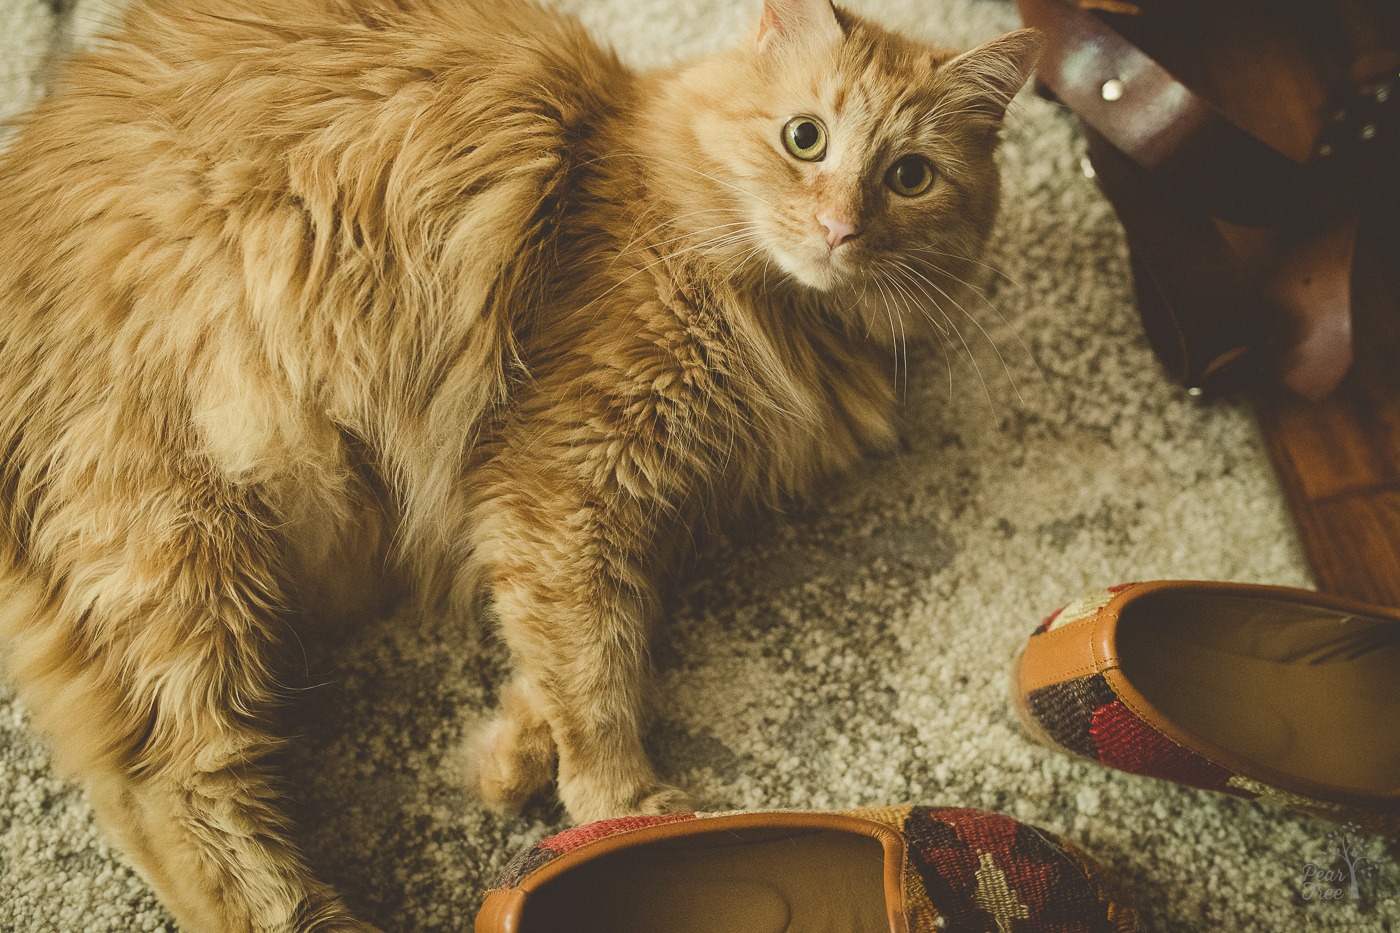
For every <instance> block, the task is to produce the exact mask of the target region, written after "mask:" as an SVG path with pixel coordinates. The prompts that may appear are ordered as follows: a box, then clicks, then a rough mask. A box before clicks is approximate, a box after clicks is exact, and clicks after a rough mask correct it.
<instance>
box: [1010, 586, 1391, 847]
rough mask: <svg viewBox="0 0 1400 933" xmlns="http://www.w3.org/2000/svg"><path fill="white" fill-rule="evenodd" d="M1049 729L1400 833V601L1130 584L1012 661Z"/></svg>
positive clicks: (1035, 713) (1087, 749)
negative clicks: (1396, 606) (1385, 603)
mask: <svg viewBox="0 0 1400 933" xmlns="http://www.w3.org/2000/svg"><path fill="white" fill-rule="evenodd" d="M1015 695H1016V699H1017V708H1018V711H1019V712H1020V714H1021V718H1022V721H1023V722H1024V723H1025V725H1026V727H1027V729H1028V730H1029V731H1030V732H1031V733H1032V734H1033V735H1034V736H1035V737H1036V738H1038V739H1039V740H1041V741H1043V742H1044V743H1045V744H1047V745H1051V746H1054V747H1057V748H1060V749H1063V750H1066V751H1069V752H1072V753H1074V754H1076V755H1080V756H1083V757H1085V758H1090V759H1092V760H1094V761H1097V762H1100V763H1101V764H1106V765H1108V766H1109V767H1113V768H1118V769H1120V770H1122V771H1128V772H1131V773H1133V774H1145V775H1149V776H1152V777H1157V778H1162V779H1163V780H1168V781H1175V782H1177V783H1179V784H1187V785H1190V786H1192V787H1201V788H1206V789H1208V790H1218V791H1224V792H1225V793H1229V794H1235V795H1236V796H1241V797H1250V798H1257V797H1264V798H1271V799H1273V800H1275V801H1277V802H1279V803H1282V804H1284V805H1285V806H1288V807H1290V808H1293V809H1299V810H1303V811H1306V812H1310V813H1314V814H1316V815H1318V816H1323V817H1326V818H1328V819H1332V820H1337V821H1339V822H1356V823H1358V824H1360V825H1362V826H1364V827H1366V828H1368V829H1370V830H1372V831H1374V832H1382V833H1386V834H1390V835H1394V834H1396V833H1397V832H1400V613H1397V612H1395V611H1394V610H1390V609H1384V608H1380V607H1377V606H1368V605H1366V604H1363V603H1357V602H1353V601H1351V600H1346V599H1338V598H1334V597H1330V596H1323V595H1321V594H1318V593H1313V592H1309V591H1306V590H1295V589H1288V588H1285V587H1272V586H1249V585H1245V584H1235V583H1193V582H1182V581H1158V582H1154V583H1131V584H1124V585H1122V586H1116V587H1112V588H1111V589H1109V590H1107V591H1104V592H1102V593H1099V594H1097V595H1095V596H1091V597H1088V598H1086V599H1082V600H1079V601H1078V602H1075V603H1071V604H1070V605H1068V606H1066V607H1065V608H1064V609H1061V610H1060V611H1058V612H1055V613H1052V614H1051V615H1050V616H1048V617H1047V618H1046V619H1045V620H1044V621H1043V622H1041V624H1040V626H1039V627H1038V628H1037V629H1036V631H1035V633H1034V634H1033V635H1032V636H1031V639H1030V641H1029V642H1028V643H1027V644H1026V647H1025V650H1024V651H1023V652H1022V654H1021V658H1020V660H1019V661H1018V662H1017V664H1016V669H1015Z"/></svg>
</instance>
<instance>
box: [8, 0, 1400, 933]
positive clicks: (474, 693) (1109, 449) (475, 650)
mask: <svg viewBox="0 0 1400 933" xmlns="http://www.w3.org/2000/svg"><path fill="white" fill-rule="evenodd" d="M191 2H197V0H191ZM566 5H567V6H568V7H569V8H571V9H573V10H575V11H576V12H578V13H579V15H580V16H581V17H582V18H583V19H584V20H585V22H586V23H587V24H588V25H589V26H590V27H593V28H594V30H595V32H596V34H598V35H600V36H601V37H602V38H604V39H606V40H608V41H610V42H612V43H613V44H614V45H615V46H616V47H617V48H618V49H619V51H620V52H621V53H622V54H623V55H624V57H625V58H627V59H628V60H630V61H632V62H635V63H637V64H642V65H651V64H661V63H664V62H667V61H669V60H672V59H673V58H675V57H678V56H682V55H686V54H691V53H694V52H697V51H701V50H705V49H709V48H712V47H715V46H718V45H721V44H724V43H727V42H730V41H732V40H734V39H736V38H737V37H738V36H739V35H741V34H742V32H743V31H744V30H745V29H746V28H747V27H748V25H749V23H750V21H751V20H752V19H753V18H754V17H755V16H756V15H757V9H758V3H757V0H648V2H643V0H566ZM851 5H852V6H853V7H854V8H856V9H858V10H860V11H862V12H865V13H867V14H869V15H872V16H874V17H876V18H878V19H880V20H882V21H884V22H886V23H888V24H891V25H895V26H898V27H901V28H903V29H906V30H908V31H909V32H910V33H912V34H915V35H918V36H921V37H924V38H929V39H935V40H937V41H940V42H943V43H945V44H949V45H954V46H960V45H966V44H970V43H973V42H976V41H979V40H981V39H985V38H989V37H991V36H992V35H994V34H996V33H998V32H1000V31H1005V30H1008V29H1011V28H1014V27H1015V25H1016V18H1015V13H1014V11H1013V9H1012V7H1011V5H1010V4H1009V3H1007V2H1003V0H859V2H852V4H851ZM276 7H277V3H276V2H275V0H268V8H269V10H275V9H276ZM117 10H119V5H116V4H113V3H110V2H103V3H96V2H90V0H77V2H76V3H74V2H72V0H0V116H4V115H11V114H14V113H17V112H20V111H22V110H23V108H24V107H26V106H28V105H29V104H31V103H32V102H33V101H34V100H35V99H36V98H37V97H38V96H39V95H41V94H42V93H43V91H44V88H45V86H46V82H47V80H48V78H47V76H48V75H49V74H50V73H51V68H52V66H53V65H54V63H55V62H56V61H59V60H61V58H62V56H63V55H64V54H66V52H67V50H69V49H71V48H74V47H80V46H81V45H83V44H84V43H86V42H90V41H91V37H92V35H93V34H94V31H95V30H96V28H97V26H98V24H99V23H100V22H102V21H103V20H104V19H106V18H110V17H111V16H113V15H115V12H116V11H117ZM1082 155H1083V147H1082V143H1081V140H1080V138H1079V136H1078V134H1077V131H1076V130H1075V128H1074V125H1073V121H1072V119H1071V118H1070V117H1069V116H1068V115H1067V114H1065V113H1063V112H1061V111H1060V110H1058V109H1057V108H1055V107H1053V106H1051V105H1049V104H1046V103H1044V102H1041V101H1039V100H1034V99H1025V98H1023V99H1022V101H1021V102H1020V103H1019V104H1018V105H1017V107H1016V109H1015V111H1014V113H1013V115H1012V119H1011V122H1010V126H1009V128H1008V131H1007V134H1006V146H1005V149H1004V152H1003V164H1004V166H1005V174H1006V188H1007V198H1006V207H1005V209H1004V212H1003V217H1002V222H1001V225H1000V227H999V230H998V233H997V235H996V237H995V239H994V242H993V244H992V247H991V254H990V256H989V259H988V261H989V263H990V264H991V265H992V266H995V267H996V268H997V269H998V270H1000V274H997V275H993V276H992V277H991V278H990V279H989V280H988V283H987V285H986V291H987V300H986V301H976V302H973V303H971V304H969V306H968V308H967V311H968V312H969V315H970V317H965V318H962V319H961V321H960V326H961V330H962V337H963V339H964V340H965V341H966V347H964V345H963V342H962V341H959V340H956V339H954V340H953V341H951V342H950V346H949V347H948V348H947V353H946V354H945V353H943V352H940V351H939V350H937V349H934V350H930V351H925V352H921V353H917V354H913V355H911V357H910V359H909V360H908V365H907V367H906V366H905V365H904V363H903V361H901V362H900V379H901V384H902V385H903V386H904V388H903V389H902V393H903V400H904V401H903V405H904V411H905V414H906V416H907V425H906V428H905V438H906V444H905V447H904V449H903V451H902V452H901V453H900V454H899V455H897V456H895V457H892V458H889V459H886V460H883V461H880V462H875V463H871V464H869V465H868V466H866V467H865V468H864V469H862V470H861V471H859V474H858V475H856V476H854V477H851V478H848V479H845V480H842V481H839V482H835V483H833V484H831V485H830V486H829V487H828V488H827V489H826V490H825V491H824V494H823V496H822V497H821V498H820V499H819V501H817V502H816V503H815V504H813V505H812V506H811V507H810V508H808V509H806V510H804V511H801V512H798V513H795V514H790V515H783V516H777V517H774V518H772V519H771V520H769V521H767V522H765V524H764V526H763V527H762V528H760V529H759V530H757V531H756V532H755V533H754V534H752V535H751V536H747V537H744V538H742V539H731V540H722V541H718V542H715V543H713V544H712V545H711V546H709V547H708V548H707V549H706V551H705V553H704V555H703V557H702V559H701V560H700V561H699V563H698V566H697V567H696V568H695V569H694V570H692V571H691V572H690V573H689V575H688V577H687V579H686V580H685V581H684V583H683V584H682V585H681V587H680V588H679V590H678V592H677V594H676V596H675V598H674V600H673V603H672V607H671V612H670V619H669V621H668V622H667V623H666V625H665V626H664V628H663V629H662V631H661V633H660V636H659V641H658V644H657V648H656V662H657V667H658V672H659V689H658V691H657V694H656V696H657V699H656V711H657V721H656V724H655V727H654V728H653V730H652V732H651V738H650V742H651V747H652V749H653V752H654V755H655V758H656V761H657V763H658V766H659V768H660V770H661V772H662V773H663V774H664V775H665V776H666V777H667V778H669V779H671V780H673V781H675V782H677V783H679V784H681V785H683V786H684V787H686V788H689V789H690V790H691V791H693V792H694V793H695V794H696V796H697V798H698V799H699V800H700V801H701V802H702V803H703V804H704V805H706V806H707V808H710V809H721V808H755V807H765V808H773V807H777V808H840V807H849V806H855V805H864V804H879V803H897V802H915V803H928V804H949V805H963V806H974V807H984V808H990V809H996V810H1000V811H1003V812H1006V813H1008V814H1011V815H1013V816H1016V817H1018V818H1020V819H1023V820H1029V821H1032V822H1035V823H1038V824H1040V825H1042V826H1045V827H1047V828H1049V829H1053V830H1055V831H1058V832H1061V833H1064V834H1065V835H1067V836H1068V837H1069V838H1071V839H1072V840H1073V841H1075V842H1077V843H1079V844H1080V845H1082V846H1083V847H1084V848H1086V849H1087V850H1089V851H1090V852H1092V853H1094V854H1096V855H1097V856H1098V857H1099V858H1100V859H1102V860H1103V861H1104V862H1105V863H1107V864H1108V865H1110V866H1112V868H1113V869H1114V870H1115V871H1116V872H1117V874H1118V876H1119V878H1120V881H1121V885H1122V888H1123V890H1124V893H1125V894H1126V899H1127V900H1129V901H1130V902H1132V903H1134V904H1136V905H1137V906H1138V907H1139V909H1140V910H1141V912H1142V913H1143V915H1144V918H1145V919H1146V920H1147V921H1148V924H1149V926H1150V928H1152V929H1159V930H1226V931H1235V930H1300V929H1310V930H1311V929H1316V930H1390V929H1392V926H1395V925H1397V922H1400V866H1397V862H1400V855H1397V854H1395V853H1392V854H1390V855H1383V856H1382V857H1381V860H1380V862H1379V870H1378V872H1377V874H1376V875H1375V877H1373V878H1368V879H1366V883H1365V885H1364V886H1363V887H1364V890H1363V897H1362V898H1361V899H1360V900H1359V901H1355V902H1353V901H1349V900H1348V901H1342V902H1328V903H1319V902H1317V901H1315V900H1311V899H1305V898H1304V897H1303V894H1302V878H1303V867H1304V865H1305V864H1306V863H1308V862H1319V863H1321V862H1328V861H1329V857H1328V854H1327V852H1326V850H1325V844H1326V843H1327V842H1328V836H1327V834H1328V832H1329V831H1330V830H1331V827H1330V826H1328V825H1327V824H1324V823H1319V822H1316V821H1313V820H1311V819H1306V818H1303V817H1297V816H1291V815H1287V814H1283V813H1281V812H1278V811H1272V810H1268V809H1265V808H1263V807H1261V806H1257V805H1253V804H1249V803H1246V802H1241V801H1236V800H1232V799H1225V798H1222V797H1219V796H1215V795H1210V794H1206V793H1203V792H1196V791H1192V790H1187V789H1183V788H1179V787H1175V786H1171V785H1167V784H1163V783H1160V782H1154V781H1151V780H1148V779H1144V778H1136V777H1131V776H1127V775H1123V774H1119V773H1116V772H1112V771H1109V770H1106V769H1104V768H1101V767H1098V766H1095V765H1092V764H1088V763H1083V762H1078V761H1073V760H1070V759H1069V758H1066V757H1064V756H1061V755H1059V754H1056V753H1054V752H1051V751H1048V750H1045V749H1042V748H1040V747H1038V746H1035V745H1032V744H1031V743H1030V742H1028V741H1027V740H1026V739H1025V738H1024V737H1023V736H1022V735H1021V734H1020V733H1019V732H1018V730H1017V727H1016V724H1015V721H1014V718H1013V715H1012V713H1011V712H1010V710H1009V708H1008V705H1007V672H1008V667H1009V665H1010V662H1011V659H1012V658H1013V656H1014V655H1015V653H1016V651H1017V650H1018V648H1019V647H1020V645H1021V643H1022V642H1023V640H1024V639H1025V637H1026V636H1027V635H1028V634H1029V632H1030V630H1031V629H1032V627H1033V626H1034V625H1035V623H1036V621H1037V620H1039V619H1040V617H1041V616H1042V615H1044V614H1045V613H1046V612H1048V611H1049V610H1051V609H1054V608H1055V607H1057V606H1059V605H1060V604H1062V603H1064V602H1066V601H1068V599H1070V598H1072V597H1074V596H1075V595H1077V594H1079V593H1080V592H1081V591H1083V590H1086V589H1090V588H1094V587H1097V586H1100V585H1102V584H1107V583H1114V582H1121V581H1125V580H1143V579H1153V578H1159V577H1188V578H1193V577H1194V578H1203V579H1234V580H1246V581H1257V582H1273V583H1283V584H1292V585H1307V584H1308V577H1307V572H1306V569H1305V564H1304V562H1303V558H1302V556H1301V553H1300V551H1299V549H1298V546H1297V542H1296V538H1295V535H1294V532H1293V530H1292V527H1291V525H1290V522H1289V518H1288V515H1287V513H1286V511H1285V508H1284V505H1283V501H1282V498H1281V495H1280V493H1279V490H1278V488H1277V485H1276V483H1275V480H1274V477H1273V475H1272V473H1271V471H1270V468H1269V464H1268V462H1267V459H1266V457H1265V454H1264V451H1263V446H1262V444H1261V441H1260V438H1259V435H1258V432H1257V430H1256V428H1255V426H1254V423H1253V421H1252V419H1251V417H1250V414H1249V412H1248V410H1247V409H1246V408H1245V407H1244V406H1242V405H1239V404H1236V403H1230V402H1225V403H1213V404H1209V405H1201V404H1198V403H1196V402H1194V401H1193V400H1191V399H1189V398H1187V397H1186V395H1185V394H1184V393H1183V392H1182V391H1181V390H1179V389H1177V388H1174V387H1172V386H1170V385H1168V384H1167V383H1166V382H1165V381H1164V380H1163V379H1162V377H1161V376H1160V374H1159V372H1158V370H1157V368H1156V366H1155V364H1154V362H1153V360H1152V358H1151V356H1150V354H1149V352H1148V350H1147V347H1146V344H1145V342H1144V339H1143V337H1142V333H1141V329H1140V326H1139V324H1138V321H1137V319H1136V316H1135V313H1134V311H1133V307H1132V295H1131V286H1130V281H1129V277H1128V267H1127V262H1126V251H1125V247H1124V243H1123V239H1122V235H1121V232H1120V230H1119V228H1118V226H1117V224H1116V223H1115V220H1114V217H1113V214H1112V211H1111V209H1110V208H1109V206H1108V205H1107V204H1106V203H1105V201H1104V200H1103V199H1102V197H1101V196H1100V194H1099V193H1098V192H1097V190H1096V189H1095V188H1094V185H1093V183H1092V182H1091V181H1090V180H1088V179H1087V178H1086V177H1085V176H1084V173H1083V172H1082V170H1081V167H1080V163H1081V158H1082ZM3 222H5V218H0V223H3ZM0 313H3V309H0ZM971 318H975V319H976V323H973V322H972V320H971ZM894 363H895V361H894V359H893V358H892V359H891V365H892V366H893V365H894ZM312 651H313V655H312V657H311V658H310V660H309V664H310V666H311V668H312V669H313V670H315V671H323V672H324V673H325V676H324V678H323V680H324V681H326V685H325V686H321V687H319V688H318V689H316V690H313V691H311V692H310V694H309V695H308V697H307V699H306V701H305V702H304V703H303V704H302V707H301V708H300V711H299V712H298V713H297V717H298V722H297V723H296V726H297V728H298V731H300V732H301V733H303V734H304V735H305V738H304V739H303V740H302V741H301V742H300V744H299V745H298V746H297V748H296V750H295V751H294V752H293V760H292V762H291V764H290V776H291V783H292V787H293V788H294V789H295V791H296V793H297V795H298V797H299V798H300V804H299V813H300V817H301V820H302V823H303V825H304V838H305V839H306V841H307V845H308V848H309V849H310V852H311V854H312V857H313V859H314V861H315V862H316V864H317V865H318V867H319V869H320V871H321V873H322V874H323V875H324V876H325V877H326V878H327V879H328V880H331V881H333V882H334V883H336V884H337V885H339V886H340V887H341V888H342V889H343V890H345V891H348V892H351V893H352V896H353V897H354V899H355V901H356V903H357V904H358V905H359V906H360V907H361V908H362V909H363V912H364V914H365V915H366V916H367V917H368V918H370V919H373V920H375V921H376V922H378V923H380V924H381V925H383V926H384V927H385V929H386V930H392V931H399V930H402V931H449V930H467V929H469V928H470V925H471V918H472V916H473V914H474V912H475V909H476V906H477V904H478V903H479V897H480V893H481V891H482V888H483V886H484V885H485V884H486V883H487V882H488V881H489V879H490V878H491V876H492V874H493V872H494V871H495V870H496V869H497V868H499V867H500V866H501V865H502V864H503V862H504V861H505V860H506V859H507V858H508V857H509V856H510V855H511V854H512V853H513V852H514V851H516V850H517V849H518V848H519V847H521V846H524V845H527V844H529V843H531V842H533V841H535V840H536V839H538V838H540V837H541V836H542V835H544V834H545V833H546V832H548V831H551V830H553V829H556V828H559V827H560V826H561V825H563V817H562V815H561V814H560V812H559V811H558V809H557V808H556V807H554V806H553V805H550V804H547V803H537V804H535V805H533V806H531V807H530V808H529V809H527V810H526V812H525V813H524V814H523V815H522V816H521V817H519V818H512V819H507V818H502V817H498V816H495V815H492V814H489V813H486V812H484V811H483V810H482V809H481V807H480V806H479V805H478V804H477V803H476V802H475V801H474V800H473V799H472V797H471V796H470V794H468V793H467V792H466V791H465V790H464V789H463V787H462V780H461V775H462V773H463V771H464V769H465V768H466V767H467V765H468V763H467V762H465V761H464V760H463V756H462V754H461V743H462V739H463V736H464V734H465V733H466V732H467V731H468V730H469V729H470V728H471V726H472V725H473V724H474V723H475V722H476V721H477V720H478V719H479V717H480V716H482V715H483V714H484V712H485V711H486V710H487V709H488V708H489V706H490V704H491V702H492V701H493V699H494V694H495V691H496V689H497V688H498V686H499V685H500V684H501V682H502V677H503V670H504V668H503V655H502V652H501V650H500V649H499V647H497V646H496V645H495V644H494V643H493V642H492V641H491V637H490V635H489V632H486V633H483V632H482V631H481V626H480V625H479V624H478V623H477V622H475V621H474V620H470V619H441V618H417V617H411V616H407V615H400V616H399V617H396V618H392V619H386V620H384V621H382V622H380V623H377V624H374V625H369V626H366V627H363V628H360V629H358V630H356V631H355V632H354V633H353V634H351V636H350V637H349V638H348V640H345V641H342V642H341V643H339V644H336V645H332V646H326V647H324V648H321V649H315V648H313V649H312ZM173 927H174V925H173V923H172V921H171V920H170V918H169V917H168V915H167V914H166V913H165V912H164V911H163V910H162V909H161V907H160V905H159V904H158V903H157V902H156V900H155V899H154V897H153V896H152V895H151V893H150V891H149V890H148V889H147V888H146V886H145V885H144V884H143V883H142V881H141V880H140V879H139V878H138V877H137V876H136V875H135V874H134V873H133V872H132V871H131V870H130V869H128V868H127V867H126V866H125V865H124V863H123V862H122V861H121V859H120V857H119V856H118V855H117V854H116V853H115V851H114V850H113V849H112V848H111V847H109V846H108V845H107V844H106V843H105V842H104V841H103V839H102V838H101V837H100V836H99V835H98V833H97V832H96V830H95V828H94V825H93V822H92V817H91V812H90V810H89V809H88V806H87V803H86V801H85V799H84V797H83V794H82V793H81V792H80V791H79V790H78V789H76V788H75V787H74V786H72V785H70V784H68V783H66V782H64V781H62V780H61V779H59V778H58V777H56V776H55V775H54V774H53V772H52V770H51V767H50V763H49V760H48V757H47V753H46V750H45V747H44V745H43V743H42V742H41V741H39V740H38V739H36V738H35V737H34V736H33V735H32V734H31V733H30V732H29V730H28V729H27V715H26V711H25V709H24V707H23V705H22V704H20V703H18V702H17V701H16V700H15V699H14V697H13V694H12V693H10V692H9V690H8V688H7V687H5V686H3V684H2V683H0V930H6V931H8V930H14V931H22V933H30V931H63V933H69V931H94V933H96V931H104V933H105V931H126V930H171V929H173ZM658 933H660V931H658ZM794 933H800V931H794Z"/></svg>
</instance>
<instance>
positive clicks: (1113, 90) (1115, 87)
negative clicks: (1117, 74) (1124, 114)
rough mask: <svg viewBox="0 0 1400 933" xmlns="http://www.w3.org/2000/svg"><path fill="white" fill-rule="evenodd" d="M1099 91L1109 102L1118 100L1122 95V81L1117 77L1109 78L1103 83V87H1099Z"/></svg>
mask: <svg viewBox="0 0 1400 933" xmlns="http://www.w3.org/2000/svg"><path fill="white" fill-rule="evenodd" d="M1099 93H1100V94H1102V95H1103V99H1104V100H1106V101H1108V102H1109V103H1112V102H1113V101H1115V100H1119V99H1121V98H1122V97H1123V82H1122V81H1119V80H1118V79H1117V78H1109V79H1108V80H1107V81H1105V82H1104V83H1103V87H1102V88H1100V89H1099Z"/></svg>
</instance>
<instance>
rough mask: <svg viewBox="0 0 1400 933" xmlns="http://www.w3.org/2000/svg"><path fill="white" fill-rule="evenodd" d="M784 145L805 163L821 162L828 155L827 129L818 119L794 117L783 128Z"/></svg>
mask: <svg viewBox="0 0 1400 933" xmlns="http://www.w3.org/2000/svg"><path fill="white" fill-rule="evenodd" d="M783 145H785V146H787V151H788V152H791V153H792V154H793V155H794V156H796V157H797V158H799V159H801V160H802V161H804V162H820V161H821V160H822V158H823V157H824V156H825V155H826V127H824V126H822V123H821V121H820V120H818V119H817V118H816V117H793V118H792V119H791V120H789V121H787V125H786V126H784V127H783Z"/></svg>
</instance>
